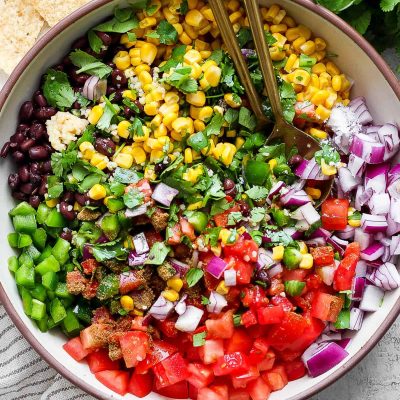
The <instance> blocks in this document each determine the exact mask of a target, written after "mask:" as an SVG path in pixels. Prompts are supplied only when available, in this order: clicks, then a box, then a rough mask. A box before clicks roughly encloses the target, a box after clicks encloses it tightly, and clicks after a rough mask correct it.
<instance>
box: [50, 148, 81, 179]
mask: <svg viewBox="0 0 400 400" xmlns="http://www.w3.org/2000/svg"><path fill="white" fill-rule="evenodd" d="M77 159H78V152H77V151H76V150H73V151H62V152H61V153H53V154H52V155H51V168H52V169H53V172H54V174H55V175H56V176H58V177H62V176H63V174H64V173H65V172H68V171H69V170H70V168H71V167H72V166H73V165H74V164H75V163H76V161H77Z"/></svg>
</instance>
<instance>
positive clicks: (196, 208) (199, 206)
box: [187, 201, 203, 211]
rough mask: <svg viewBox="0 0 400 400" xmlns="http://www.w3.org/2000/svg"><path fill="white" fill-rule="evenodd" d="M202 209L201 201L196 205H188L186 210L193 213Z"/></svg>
mask: <svg viewBox="0 0 400 400" xmlns="http://www.w3.org/2000/svg"><path fill="white" fill-rule="evenodd" d="M202 207H203V202H202V201H198V202H196V203H192V204H189V205H188V206H187V209H188V210H189V211H193V210H198V209H199V208H202Z"/></svg>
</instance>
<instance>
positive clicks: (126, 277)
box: [119, 271, 146, 294]
mask: <svg viewBox="0 0 400 400" xmlns="http://www.w3.org/2000/svg"><path fill="white" fill-rule="evenodd" d="M145 284H146V279H145V278H144V277H143V274H141V273H139V271H128V272H123V273H122V274H120V275H119V292H120V293H121V294H127V293H129V292H132V291H133V290H135V289H138V288H139V287H141V286H143V285H145Z"/></svg>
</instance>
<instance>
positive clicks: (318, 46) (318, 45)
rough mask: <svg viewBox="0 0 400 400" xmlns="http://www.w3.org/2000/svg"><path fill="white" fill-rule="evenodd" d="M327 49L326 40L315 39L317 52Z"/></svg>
mask: <svg viewBox="0 0 400 400" xmlns="http://www.w3.org/2000/svg"><path fill="white" fill-rule="evenodd" d="M325 49H326V42H325V40H324V39H321V38H318V37H317V38H315V50H316V51H322V50H325Z"/></svg>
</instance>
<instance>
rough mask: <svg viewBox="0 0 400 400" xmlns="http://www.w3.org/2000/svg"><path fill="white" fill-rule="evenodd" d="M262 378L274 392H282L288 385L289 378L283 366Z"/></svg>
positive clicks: (273, 369)
mask: <svg viewBox="0 0 400 400" xmlns="http://www.w3.org/2000/svg"><path fill="white" fill-rule="evenodd" d="M262 377H263V379H264V380H265V382H267V383H268V386H269V387H270V388H271V390H272V391H276V390H281V389H283V388H284V387H285V386H286V385H287V384H288V377H287V375H286V371H285V368H284V367H283V365H279V366H276V367H274V368H272V369H271V371H267V372H264V373H263V374H262Z"/></svg>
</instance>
